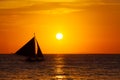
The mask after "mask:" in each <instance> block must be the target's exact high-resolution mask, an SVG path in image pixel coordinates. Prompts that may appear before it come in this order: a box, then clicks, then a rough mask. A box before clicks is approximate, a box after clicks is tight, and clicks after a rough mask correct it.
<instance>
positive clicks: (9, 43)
mask: <svg viewBox="0 0 120 80" xmlns="http://www.w3.org/2000/svg"><path fill="white" fill-rule="evenodd" d="M34 32H35V33H36V37H37V40H38V42H39V44H40V46H41V49H42V51H43V53H120V1H118V0H69V1H68V0H12V1H10V0H2V1H0V53H14V52H16V51H17V50H18V49H19V48H20V47H22V46H23V45H24V44H25V43H26V42H27V41H28V40H30V39H31V38H32V37H33V33H34ZM57 32H61V33H63V36H64V38H63V39H62V40H57V39H56V38H55V36H56V33H57Z"/></svg>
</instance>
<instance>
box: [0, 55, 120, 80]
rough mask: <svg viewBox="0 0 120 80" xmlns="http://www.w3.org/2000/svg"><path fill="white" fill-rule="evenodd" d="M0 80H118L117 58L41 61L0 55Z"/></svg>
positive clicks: (119, 60)
mask: <svg viewBox="0 0 120 80" xmlns="http://www.w3.org/2000/svg"><path fill="white" fill-rule="evenodd" d="M0 80H120V55H110V54H108V55H102V54H101V55H95V54H94V55H93V54H91V55H88V54H46V55H45V61H42V62H26V61H25V57H21V56H16V55H3V54H1V55H0Z"/></svg>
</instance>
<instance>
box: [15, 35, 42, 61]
mask: <svg viewBox="0 0 120 80" xmlns="http://www.w3.org/2000/svg"><path fill="white" fill-rule="evenodd" d="M15 54H17V55H21V56H26V57H27V61H43V60H44V56H43V54H42V51H41V49H40V46H39V44H38V41H37V40H36V38H35V36H34V37H33V38H32V39H31V40H30V41H28V42H27V43H26V44H25V45H24V46H23V47H22V48H20V49H19V50H18V51H17V52H16V53H15Z"/></svg>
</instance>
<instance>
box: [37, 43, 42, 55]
mask: <svg viewBox="0 0 120 80" xmlns="http://www.w3.org/2000/svg"><path fill="white" fill-rule="evenodd" d="M37 48H38V49H37V57H43V54H42V51H41V49H40V46H39V44H38V42H37Z"/></svg>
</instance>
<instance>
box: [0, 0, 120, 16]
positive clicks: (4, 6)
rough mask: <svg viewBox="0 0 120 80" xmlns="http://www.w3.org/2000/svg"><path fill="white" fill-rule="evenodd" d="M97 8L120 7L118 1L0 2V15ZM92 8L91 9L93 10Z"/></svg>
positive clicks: (63, 11)
mask: <svg viewBox="0 0 120 80" xmlns="http://www.w3.org/2000/svg"><path fill="white" fill-rule="evenodd" d="M8 4H9V5H8ZM97 6H101V7H102V6H104V7H106V6H120V1H118V0H116V1H115V0H114V1H112V0H105V1H102V0H74V1H73V0H71V1H69V2H68V1H67V2H65V0H58V2H57V1H55V0H51V1H48V0H45V1H44V0H12V1H10V0H4V1H0V14H25V13H27V14H28V13H49V14H50V13H51V14H59V13H62V14H64V13H71V12H76V11H78V12H79V11H84V10H85V9H89V8H91V7H92V8H93V7H94V8H95V7H97ZM94 8H93V9H94Z"/></svg>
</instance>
